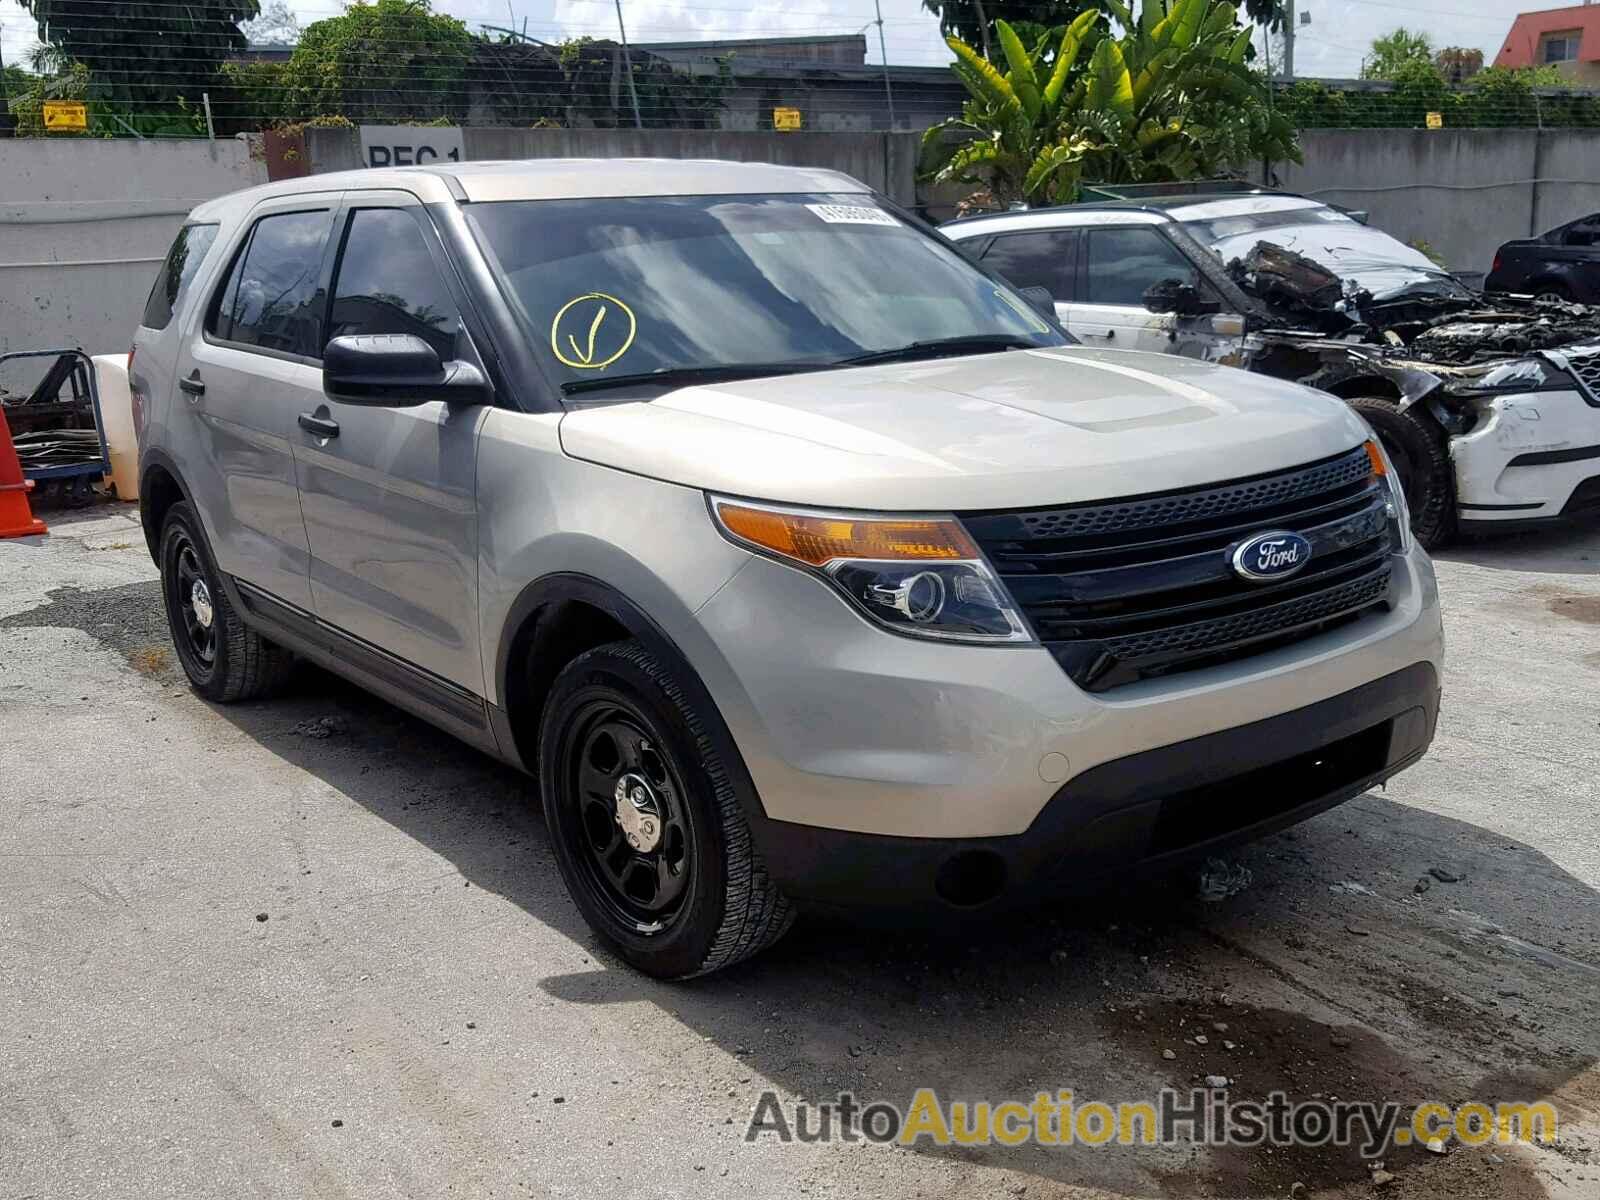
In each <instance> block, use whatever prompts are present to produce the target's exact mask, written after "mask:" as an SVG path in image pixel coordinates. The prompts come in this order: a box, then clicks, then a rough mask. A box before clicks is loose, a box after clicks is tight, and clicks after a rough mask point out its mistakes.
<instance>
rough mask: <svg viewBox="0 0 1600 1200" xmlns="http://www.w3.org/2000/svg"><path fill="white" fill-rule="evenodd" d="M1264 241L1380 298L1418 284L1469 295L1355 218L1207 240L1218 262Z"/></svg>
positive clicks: (1416, 254)
mask: <svg viewBox="0 0 1600 1200" xmlns="http://www.w3.org/2000/svg"><path fill="white" fill-rule="evenodd" d="M1261 241H1269V242H1272V243H1273V244H1275V245H1278V246H1282V247H1283V248H1284V249H1286V250H1293V251H1294V252H1295V253H1296V254H1303V255H1305V256H1306V257H1307V258H1309V259H1310V260H1311V261H1312V262H1314V263H1317V264H1318V265H1319V266H1323V267H1326V268H1327V269H1328V270H1330V271H1332V272H1333V273H1334V274H1335V275H1337V276H1339V278H1341V279H1343V280H1344V281H1345V282H1346V283H1353V284H1354V285H1355V286H1356V287H1357V288H1360V289H1362V290H1364V291H1367V292H1371V293H1372V297H1373V299H1375V300H1383V299H1386V298H1388V297H1390V296H1392V295H1394V294H1395V293H1397V292H1401V291H1405V290H1407V289H1410V288H1417V287H1419V286H1422V287H1423V288H1424V290H1431V291H1434V292H1436V293H1437V294H1438V295H1441V296H1451V297H1456V298H1459V299H1462V300H1466V299H1470V298H1471V297H1472V292H1471V291H1470V290H1469V289H1468V288H1466V287H1465V286H1464V285H1462V284H1461V283H1460V282H1459V281H1458V280H1456V279H1455V278H1454V277H1453V276H1451V275H1450V274H1449V273H1448V272H1446V271H1444V270H1443V269H1442V268H1440V267H1439V266H1438V265H1437V264H1435V263H1434V262H1433V261H1432V260H1431V259H1430V258H1428V256H1427V255H1425V254H1423V253H1422V252H1421V251H1418V250H1413V249H1412V248H1411V247H1410V246H1407V245H1405V244H1404V243H1403V242H1399V241H1396V240H1395V239H1394V238H1392V237H1390V236H1389V235H1388V234H1387V233H1384V232H1383V231H1382V230H1379V229H1372V228H1369V227H1368V226H1366V225H1360V224H1357V223H1356V222H1354V221H1338V222H1328V221H1316V222H1308V223H1307V224H1304V225H1279V226H1275V227H1273V228H1272V229H1269V230H1266V231H1264V232H1262V233H1249V234H1241V235H1240V236H1238V237H1229V238H1223V239H1221V240H1220V241H1217V242H1214V243H1212V249H1214V250H1215V251H1216V252H1217V253H1218V254H1220V255H1221V256H1222V261H1223V262H1225V263H1226V262H1232V261H1233V260H1234V259H1236V258H1244V257H1245V256H1246V255H1248V254H1249V253H1250V251H1251V250H1252V249H1254V248H1255V246H1256V243H1257V242H1261Z"/></svg>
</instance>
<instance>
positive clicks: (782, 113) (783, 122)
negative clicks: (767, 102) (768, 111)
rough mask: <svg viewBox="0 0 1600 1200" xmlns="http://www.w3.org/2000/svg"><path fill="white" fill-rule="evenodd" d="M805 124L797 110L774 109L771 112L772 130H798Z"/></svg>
mask: <svg viewBox="0 0 1600 1200" xmlns="http://www.w3.org/2000/svg"><path fill="white" fill-rule="evenodd" d="M804 124H805V119H804V118H803V117H802V116H801V115H800V110H799V109H798V108H775V109H773V110H772V127H773V128H774V129H799V128H801V127H802V126H803V125H804Z"/></svg>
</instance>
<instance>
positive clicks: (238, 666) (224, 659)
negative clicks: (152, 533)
mask: <svg viewBox="0 0 1600 1200" xmlns="http://www.w3.org/2000/svg"><path fill="white" fill-rule="evenodd" d="M160 547H161V554H160V563H161V598H162V601H163V603H164V604H165V606H166V610H167V627H168V628H169V629H170V630H171V632H172V645H173V648H174V649H175V650H176V651H177V653H178V662H179V663H180V664H181V665H182V666H183V673H184V674H185V675H187V676H188V677H189V685H190V686H191V687H192V688H194V690H195V691H197V692H199V693H200V695H202V696H204V697H205V698H206V699H207V700H214V701H216V702H217V703H218V704H231V703H233V702H235V701H238V700H251V699H254V698H255V697H257V696H261V695H264V694H266V693H267V692H269V691H271V690H272V689H273V688H274V687H276V686H277V685H278V684H280V683H281V682H282V681H283V679H284V677H285V676H287V674H288V673H289V671H290V669H291V668H292V667H293V665H294V656H293V655H292V654H291V653H290V652H289V651H287V650H285V649H284V648H283V647H282V646H278V645H276V644H274V643H272V642H269V641H267V639H266V638H264V637H262V636H261V635H260V634H259V633H257V632H255V630H253V629H250V628H249V627H248V626H246V625H245V623H244V622H243V621H242V620H240V618H239V614H238V612H237V611H235V609H234V607H233V605H232V604H230V603H229V601H228V593H227V590H226V589H225V588H224V587H223V586H222V577H221V573H220V572H219V571H218V570H217V568H216V565H215V564H214V563H213V562H212V561H211V554H210V551H209V550H208V549H207V548H206V544H205V539H204V538H203V537H202V536H201V534H200V522H199V521H198V520H197V519H196V517H195V515H194V510H193V509H191V508H190V507H189V505H188V503H187V502H185V501H179V502H178V503H177V504H174V505H173V506H172V507H171V508H169V509H168V510H167V515H166V520H164V521H163V522H162V524H161V542H160Z"/></svg>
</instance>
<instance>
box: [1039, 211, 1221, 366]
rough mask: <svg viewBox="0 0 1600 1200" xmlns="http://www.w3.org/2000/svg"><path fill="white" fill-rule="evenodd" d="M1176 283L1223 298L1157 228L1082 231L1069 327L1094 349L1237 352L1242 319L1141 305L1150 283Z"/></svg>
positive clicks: (1207, 353)
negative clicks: (1156, 310)
mask: <svg viewBox="0 0 1600 1200" xmlns="http://www.w3.org/2000/svg"><path fill="white" fill-rule="evenodd" d="M1167 280H1176V281H1177V282H1179V283H1184V284H1188V285H1190V286H1192V287H1195V288H1197V289H1199V291H1200V292H1201V294H1202V295H1203V296H1204V297H1205V298H1207V299H1210V300H1220V299H1221V298H1220V297H1219V296H1217V294H1216V291H1215V289H1213V288H1212V287H1211V285H1210V284H1208V283H1207V282H1206V281H1205V279H1204V278H1203V277H1202V276H1201V274H1200V271H1199V269H1198V268H1197V267H1196V266H1195V265H1194V263H1192V262H1191V261H1190V260H1189V257H1188V256H1187V255H1186V254H1184V253H1183V251H1182V250H1180V249H1179V248H1178V247H1177V246H1176V245H1175V244H1173V242H1172V241H1171V239H1169V238H1168V237H1167V236H1166V235H1165V234H1163V233H1162V232H1161V230H1160V229H1159V228H1158V227H1157V226H1154V225H1097V226H1093V227H1090V228H1087V229H1085V230H1084V231H1083V247H1082V250H1081V252H1080V254H1079V269H1078V280H1077V290H1076V298H1075V299H1074V301H1073V302H1072V303H1071V304H1070V305H1069V306H1068V308H1067V313H1066V315H1065V318H1064V322H1065V324H1066V326H1067V329H1068V330H1069V331H1070V332H1071V333H1072V334H1073V335H1074V336H1076V337H1077V338H1078V339H1079V340H1081V341H1082V342H1083V343H1084V344H1085V345H1089V346H1109V347H1113V348H1116V349H1121V350H1148V351H1151V352H1153V353H1157V354H1174V353H1181V354H1184V355H1186V356H1189V357H1194V358H1211V359H1214V358H1220V357H1223V356H1224V355H1226V354H1228V353H1231V352H1235V351H1237V349H1238V344H1239V341H1240V335H1241V334H1242V333H1243V327H1242V324H1241V323H1240V322H1239V320H1238V318H1237V316H1235V315H1233V314H1226V315H1224V316H1223V317H1222V319H1220V320H1219V319H1218V317H1217V316H1211V315H1206V316H1200V317H1177V316H1175V315H1173V314H1171V313H1153V312H1151V311H1150V310H1149V309H1147V308H1146V307H1145V306H1144V293H1145V291H1146V289H1148V288H1149V287H1150V286H1151V285H1152V284H1156V283H1162V282H1165V281H1167Z"/></svg>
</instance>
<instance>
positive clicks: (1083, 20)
mask: <svg viewBox="0 0 1600 1200" xmlns="http://www.w3.org/2000/svg"><path fill="white" fill-rule="evenodd" d="M1099 19H1100V14H1099V13H1097V12H1095V11H1094V10H1093V9H1090V10H1089V11H1088V12H1085V13H1079V14H1078V16H1077V19H1076V20H1074V21H1073V22H1072V24H1070V25H1068V26H1067V31H1066V32H1065V33H1064V34H1062V35H1061V48H1060V49H1059V50H1057V51H1056V65H1055V69H1054V70H1053V71H1051V72H1050V79H1049V82H1047V83H1046V84H1045V85H1044V106H1045V110H1046V111H1047V112H1048V111H1053V110H1054V109H1055V107H1056V102H1057V101H1058V100H1060V99H1061V89H1062V88H1063V87H1064V86H1066V82H1067V76H1068V75H1069V74H1071V72H1072V68H1073V65H1074V64H1075V63H1076V62H1077V61H1078V52H1079V51H1080V50H1082V49H1083V42H1084V39H1085V38H1086V37H1088V35H1089V30H1091V29H1092V28H1094V24H1095V22H1096V21H1098V20H1099Z"/></svg>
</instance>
